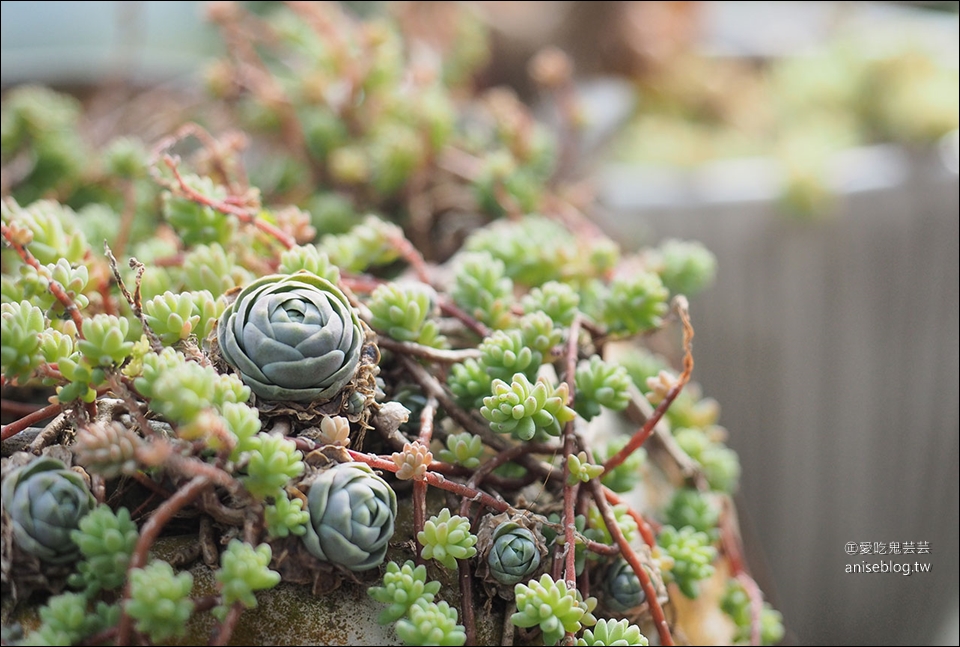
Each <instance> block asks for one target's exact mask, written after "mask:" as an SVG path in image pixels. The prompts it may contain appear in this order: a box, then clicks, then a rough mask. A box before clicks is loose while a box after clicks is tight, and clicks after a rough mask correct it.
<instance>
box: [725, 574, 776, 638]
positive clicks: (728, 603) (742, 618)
mask: <svg viewBox="0 0 960 647" xmlns="http://www.w3.org/2000/svg"><path fill="white" fill-rule="evenodd" d="M720 608H721V609H722V610H723V612H724V613H726V614H727V615H728V616H730V618H731V619H732V620H733V622H734V624H735V625H736V626H737V630H736V633H734V635H733V644H735V645H749V644H750V634H751V631H752V629H753V627H752V626H751V623H752V621H753V616H752V612H751V601H750V596H749V595H747V592H746V590H745V589H744V588H743V585H742V584H741V583H740V582H738V581H737V580H736V579H731V580H730V581H729V582H728V583H727V590H726V591H725V592H724V595H723V598H721V600H720ZM783 636H784V629H783V616H782V615H781V613H780V612H779V611H777V610H776V609H774V608H773V607H772V606H770V603H769V602H764V603H763V610H762V611H761V612H760V644H761V645H776V644H777V643H779V642H780V641H781V640H783Z"/></svg>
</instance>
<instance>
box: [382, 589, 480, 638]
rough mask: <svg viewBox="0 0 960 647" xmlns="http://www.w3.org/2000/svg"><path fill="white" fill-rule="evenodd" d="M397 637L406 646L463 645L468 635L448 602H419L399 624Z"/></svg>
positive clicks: (421, 599) (423, 600)
mask: <svg viewBox="0 0 960 647" xmlns="http://www.w3.org/2000/svg"><path fill="white" fill-rule="evenodd" d="M397 635H398V636H399V637H400V640H402V641H403V642H404V644H406V645H463V644H464V643H466V642H467V634H466V631H465V630H464V628H463V626H462V625H459V624H457V610H456V609H454V608H453V607H451V606H450V605H449V604H447V603H446V602H429V601H427V600H425V599H424V598H420V599H419V600H417V601H416V602H415V603H414V604H413V605H412V606H411V607H410V611H409V612H408V615H407V617H406V618H401V619H400V621H399V622H397Z"/></svg>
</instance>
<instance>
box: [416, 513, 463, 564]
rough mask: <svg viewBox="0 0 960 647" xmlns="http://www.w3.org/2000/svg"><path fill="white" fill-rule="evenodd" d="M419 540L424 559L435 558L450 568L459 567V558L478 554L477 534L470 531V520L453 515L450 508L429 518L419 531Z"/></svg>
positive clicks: (421, 554)
mask: <svg viewBox="0 0 960 647" xmlns="http://www.w3.org/2000/svg"><path fill="white" fill-rule="evenodd" d="M417 541H419V542H420V545H421V546H423V550H422V551H421V552H420V556H421V557H423V559H435V560H437V561H438V562H440V563H441V564H443V565H444V567H446V568H449V569H450V570H454V569H456V568H457V560H458V559H470V558H471V557H473V556H474V555H476V554H477V549H476V548H474V546H475V544H476V543H477V536H476V535H474V534H473V533H472V532H470V520H469V519H467V518H466V517H461V516H460V515H451V514H450V509H449V508H443V509H442V510H440V513H439V514H437V515H435V516H432V517H430V518H429V519H427V521H426V523H425V524H424V526H423V530H421V531H420V532H418V533H417Z"/></svg>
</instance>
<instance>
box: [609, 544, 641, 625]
mask: <svg viewBox="0 0 960 647" xmlns="http://www.w3.org/2000/svg"><path fill="white" fill-rule="evenodd" d="M603 590H604V592H605V593H606V594H607V600H606V602H607V605H608V606H609V607H610V608H611V609H613V610H614V611H620V612H624V611H630V610H632V609H636V608H637V607H639V606H640V605H641V604H643V603H644V602H646V600H647V595H646V593H645V592H644V590H643V587H642V586H641V585H640V578H638V577H637V574H636V573H634V572H633V567H632V566H630V564H629V562H627V560H625V559H623V558H622V557H618V558H617V561H615V562H614V563H613V564H612V565H611V566H610V568H609V569H608V570H607V573H606V576H605V577H604V580H603Z"/></svg>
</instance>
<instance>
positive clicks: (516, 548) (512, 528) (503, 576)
mask: <svg viewBox="0 0 960 647" xmlns="http://www.w3.org/2000/svg"><path fill="white" fill-rule="evenodd" d="M540 559H541V558H540V549H539V548H538V546H537V541H536V539H535V538H534V536H533V533H531V532H530V531H529V530H527V529H526V528H523V527H522V526H520V525H519V524H517V523H516V522H512V521H505V522H503V523H501V524H500V525H499V526H497V527H496V529H495V530H494V531H493V546H492V547H491V548H490V553H489V554H488V555H487V564H488V565H489V566H490V574H491V575H492V576H493V577H494V578H496V580H497V581H498V582H500V583H502V584H506V585H507V586H513V585H515V584H517V583H519V582H522V581H523V580H524V579H525V578H527V577H528V576H529V575H530V574H531V573H533V572H534V571H536V570H537V568H539V567H540Z"/></svg>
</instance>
